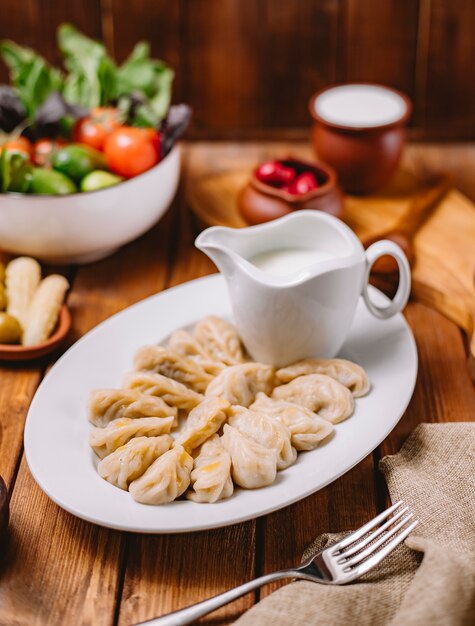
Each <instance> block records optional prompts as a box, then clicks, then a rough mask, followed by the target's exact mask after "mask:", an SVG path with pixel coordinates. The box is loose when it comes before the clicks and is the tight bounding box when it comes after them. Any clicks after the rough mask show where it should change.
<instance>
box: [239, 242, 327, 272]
mask: <svg viewBox="0 0 475 626" xmlns="http://www.w3.org/2000/svg"><path fill="white" fill-rule="evenodd" d="M332 258H334V256H333V255H332V254H329V253H328V252H324V251H323V250H315V249H314V248H278V249H275V250H267V251H266V252H260V253H259V254H256V255H254V256H253V257H251V258H250V259H249V262H250V263H252V264H253V265H255V266H256V267H258V268H259V269H260V270H262V271H263V272H266V273H267V274H271V275H272V276H288V275H289V274H295V273H297V272H300V271H302V270H304V269H306V268H307V267H310V266H311V265H314V264H315V263H318V262H319V261H326V260H327V259H332Z"/></svg>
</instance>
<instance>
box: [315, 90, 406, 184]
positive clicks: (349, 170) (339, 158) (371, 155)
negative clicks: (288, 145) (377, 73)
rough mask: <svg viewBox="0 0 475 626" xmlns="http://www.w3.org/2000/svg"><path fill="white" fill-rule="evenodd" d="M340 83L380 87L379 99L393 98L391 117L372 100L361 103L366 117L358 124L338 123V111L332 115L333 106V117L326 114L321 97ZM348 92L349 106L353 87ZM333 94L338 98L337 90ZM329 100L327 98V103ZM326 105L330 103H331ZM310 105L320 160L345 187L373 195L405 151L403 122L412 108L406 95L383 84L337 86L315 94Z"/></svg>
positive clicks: (330, 114) (316, 148) (393, 170)
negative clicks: (370, 102) (365, 103)
mask: <svg viewBox="0 0 475 626" xmlns="http://www.w3.org/2000/svg"><path fill="white" fill-rule="evenodd" d="M342 87H345V88H348V87H350V88H353V87H360V88H361V87H364V88H369V92H368V93H371V90H374V91H373V92H372V93H374V94H377V93H378V90H380V93H379V95H380V96H381V97H383V98H384V97H385V96H386V97H387V98H388V99H389V100H391V99H392V103H393V105H394V106H393V111H392V118H391V114H390V112H388V113H387V114H386V119H384V115H381V113H382V112H381V109H379V110H378V102H375V104H374V110H373V111H372V110H371V104H369V106H368V107H364V106H363V107H362V108H363V111H362V113H363V118H362V119H360V120H359V122H358V125H354V124H353V123H350V124H348V123H346V124H345V123H343V122H341V123H340V122H339V121H338V114H337V115H334V114H332V112H331V110H330V113H329V115H328V114H327V115H325V113H322V107H321V102H322V96H325V97H328V94H329V92H330V91H332V90H333V91H334V92H335V91H336V90H337V89H340V88H342ZM383 92H384V93H383ZM346 93H347V96H346V97H347V98H348V106H351V104H352V102H351V91H347V92H346ZM360 93H361V92H360ZM331 95H332V96H334V93H333V94H331ZM329 102H330V101H329V100H328V99H327V103H329ZM327 106H329V107H330V105H329V104H328V105H327ZM309 108H310V114H311V116H312V117H313V119H314V124H313V128H312V144H313V148H314V150H315V153H316V154H317V156H318V158H319V159H321V160H322V161H324V162H325V163H328V164H329V165H331V166H332V167H333V168H334V169H335V170H336V172H337V173H338V177H339V180H340V182H341V185H342V187H343V189H344V190H345V191H347V192H349V193H355V194H365V193H370V192H372V191H374V190H376V189H378V188H379V187H381V186H382V185H384V184H385V183H386V182H387V181H388V180H389V179H390V178H391V176H392V175H393V173H394V172H395V170H396V169H397V166H398V164H399V161H400V158H401V155H402V151H403V148H404V144H405V140H406V130H405V125H406V122H407V120H408V119H409V117H410V115H411V111H412V105H411V101H410V100H409V98H408V97H407V96H406V95H404V94H403V93H400V92H398V91H396V90H395V89H390V88H388V87H384V86H383V85H371V84H358V83H355V84H352V85H337V86H334V87H330V88H328V89H323V90H321V91H319V92H317V93H316V94H314V95H313V96H312V97H311V99H310V103H309ZM355 108H357V107H355ZM330 109H331V107H330ZM372 114H373V115H374V117H373V119H371V115H372ZM378 118H379V119H378Z"/></svg>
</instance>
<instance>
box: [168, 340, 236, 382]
mask: <svg viewBox="0 0 475 626" xmlns="http://www.w3.org/2000/svg"><path fill="white" fill-rule="evenodd" d="M167 345H168V347H169V348H171V349H172V350H174V351H175V352H176V353H177V354H180V355H181V356H186V357H188V358H189V359H193V360H194V361H196V362H197V363H199V364H200V365H201V367H202V368H203V369H204V371H205V372H207V373H208V374H211V376H217V375H218V374H219V373H220V372H221V371H222V370H223V369H224V368H225V367H226V366H225V365H224V363H221V362H220V361H215V360H213V359H212V357H211V355H210V354H209V353H208V352H206V350H205V349H204V348H203V346H202V345H201V344H200V343H199V342H198V341H197V340H196V339H195V338H194V337H193V336H192V335H191V334H190V333H189V332H188V331H187V330H183V329H179V330H175V332H173V333H172V334H171V336H170V339H169V340H168V344H167Z"/></svg>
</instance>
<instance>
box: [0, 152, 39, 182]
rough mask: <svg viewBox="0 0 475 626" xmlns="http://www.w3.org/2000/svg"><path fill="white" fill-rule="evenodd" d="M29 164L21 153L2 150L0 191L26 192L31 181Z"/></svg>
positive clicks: (0, 157)
mask: <svg viewBox="0 0 475 626" xmlns="http://www.w3.org/2000/svg"><path fill="white" fill-rule="evenodd" d="M31 170H32V167H31V164H30V162H29V160H28V157H27V156H26V155H25V154H22V153H21V152H13V151H11V150H2V153H1V154H0V190H1V191H2V192H4V191H18V192H20V193H25V192H26V191H28V187H29V186H30V180H31Z"/></svg>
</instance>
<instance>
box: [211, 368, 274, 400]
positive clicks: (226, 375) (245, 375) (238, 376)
mask: <svg viewBox="0 0 475 626" xmlns="http://www.w3.org/2000/svg"><path fill="white" fill-rule="evenodd" d="M273 384H274V368H273V367H271V366H270V365H264V364H263V363H242V364H241V365H234V366H232V367H227V368H226V369H225V370H223V371H222V372H221V374H219V376H216V378H215V379H214V380H213V381H212V382H211V383H210V384H209V385H208V388H207V390H206V396H207V397H211V396H219V397H221V398H225V399H226V400H227V401H228V402H229V403H230V404H239V405H240V406H245V407H247V406H249V405H250V404H251V403H252V402H254V400H255V397H256V394H257V393H258V392H259V391H262V392H263V393H265V394H270V393H271V391H272V388H273Z"/></svg>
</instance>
